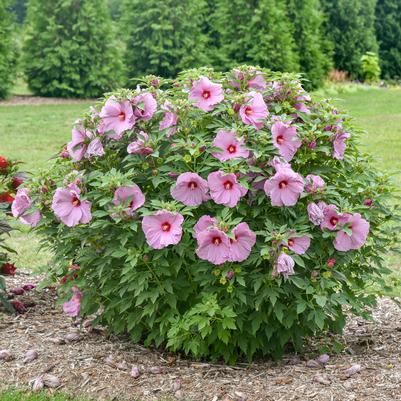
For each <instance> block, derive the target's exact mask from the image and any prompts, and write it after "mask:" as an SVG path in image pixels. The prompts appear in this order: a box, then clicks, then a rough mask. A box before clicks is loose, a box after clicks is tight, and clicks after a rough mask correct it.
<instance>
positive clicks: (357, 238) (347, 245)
mask: <svg viewBox="0 0 401 401" xmlns="http://www.w3.org/2000/svg"><path fill="white" fill-rule="evenodd" d="M344 218H345V219H346V221H345V222H346V223H348V224H349V229H350V230H351V232H352V234H351V235H350V234H347V233H346V232H345V231H343V230H340V231H339V232H338V233H337V235H336V238H335V239H334V241H333V245H334V248H336V249H337V251H341V252H347V251H349V250H351V249H359V248H361V247H362V246H363V245H364V244H365V242H366V239H367V237H368V234H369V222H368V221H366V220H365V219H364V218H362V216H361V215H360V214H359V213H355V214H345V215H344Z"/></svg>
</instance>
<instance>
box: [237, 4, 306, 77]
mask: <svg viewBox="0 0 401 401" xmlns="http://www.w3.org/2000/svg"><path fill="white" fill-rule="evenodd" d="M293 32H294V26H293V24H292V23H291V21H290V20H289V18H288V16H287V12H286V4H285V1H284V0H259V1H258V4H257V7H256V9H255V13H254V14H253V16H252V18H251V21H250V25H249V29H248V31H247V35H246V37H245V42H246V43H247V44H248V46H249V50H248V52H247V56H248V58H249V61H250V62H251V63H253V64H257V65H260V66H261V67H267V68H270V69H272V70H277V71H299V58H298V54H297V51H296V48H295V42H294V39H293Z"/></svg>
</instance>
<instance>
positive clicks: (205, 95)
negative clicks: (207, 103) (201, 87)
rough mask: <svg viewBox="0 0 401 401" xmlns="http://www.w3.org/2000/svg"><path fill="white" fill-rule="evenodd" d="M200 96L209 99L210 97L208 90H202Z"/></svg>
mask: <svg viewBox="0 0 401 401" xmlns="http://www.w3.org/2000/svg"><path fill="white" fill-rule="evenodd" d="M202 97H203V98H204V99H209V97H210V91H203V93H202Z"/></svg>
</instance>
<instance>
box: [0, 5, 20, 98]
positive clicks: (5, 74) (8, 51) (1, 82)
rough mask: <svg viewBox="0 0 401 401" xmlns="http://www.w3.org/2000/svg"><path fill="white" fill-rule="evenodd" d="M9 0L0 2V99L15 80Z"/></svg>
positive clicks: (14, 53)
mask: <svg viewBox="0 0 401 401" xmlns="http://www.w3.org/2000/svg"><path fill="white" fill-rule="evenodd" d="M9 7H10V2H9V0H0V99H4V98H5V97H7V95H8V94H9V91H10V89H11V86H12V84H13V83H14V79H15V67H16V60H17V53H16V41H15V36H14V28H13V20H12V17H11V13H10V9H9Z"/></svg>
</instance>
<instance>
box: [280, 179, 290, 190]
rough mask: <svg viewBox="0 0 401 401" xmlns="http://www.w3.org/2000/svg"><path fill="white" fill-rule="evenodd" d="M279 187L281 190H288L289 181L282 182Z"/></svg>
mask: <svg viewBox="0 0 401 401" xmlns="http://www.w3.org/2000/svg"><path fill="white" fill-rule="evenodd" d="M278 186H279V188H280V189H284V188H287V187H288V181H285V180H284V181H281V182H280V183H279V184H278Z"/></svg>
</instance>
